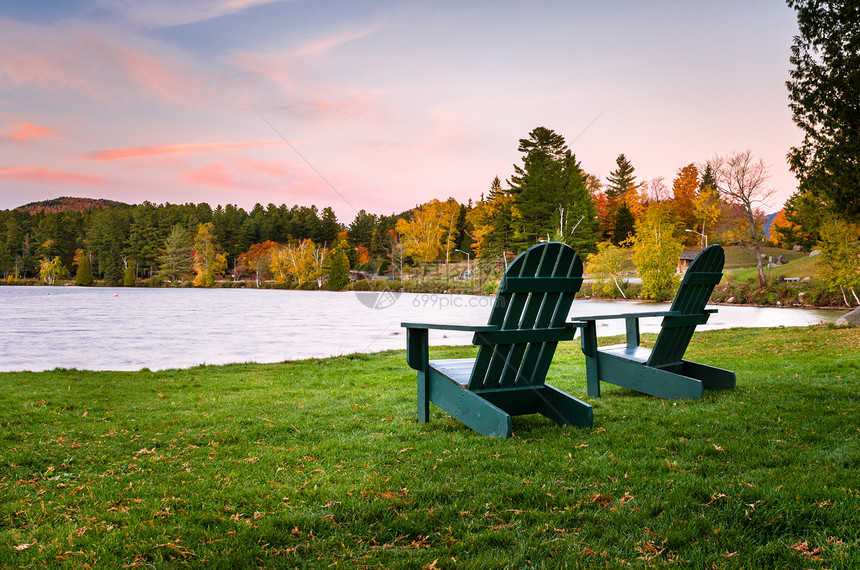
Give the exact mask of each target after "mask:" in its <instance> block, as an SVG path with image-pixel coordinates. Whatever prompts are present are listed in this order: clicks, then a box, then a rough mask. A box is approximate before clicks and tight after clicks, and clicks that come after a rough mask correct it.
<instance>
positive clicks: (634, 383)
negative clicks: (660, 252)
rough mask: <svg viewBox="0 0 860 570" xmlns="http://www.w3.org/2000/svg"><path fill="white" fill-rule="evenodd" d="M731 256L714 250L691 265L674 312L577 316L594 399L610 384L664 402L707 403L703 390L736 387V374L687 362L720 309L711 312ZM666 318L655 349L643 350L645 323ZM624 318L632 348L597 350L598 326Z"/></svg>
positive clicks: (710, 249) (617, 346) (621, 347)
mask: <svg viewBox="0 0 860 570" xmlns="http://www.w3.org/2000/svg"><path fill="white" fill-rule="evenodd" d="M724 263H725V254H724V253H723V248H722V247H720V246H718V245H712V246H710V247H708V248H706V249H704V250H703V251H702V252H701V253H699V255H698V256H696V259H694V260H693V262H692V263H691V264H690V267H689V269H687V272H686V273H685V274H684V279H683V280H682V282H681V285H680V287H679V288H678V293H677V294H676V295H675V300H674V302H673V303H672V306H671V308H670V310H669V311H654V312H648V313H626V314H618V315H604V316H594V317H577V318H576V319H574V322H575V323H577V324H579V325H580V326H582V328H583V331H582V337H581V340H582V352H583V353H584V354H585V364H586V378H587V383H588V395H589V396H591V397H594V398H597V397H599V396H600V383H601V382H609V383H610V384H616V385H618V386H623V387H625V388H630V389H631V390H636V391H637V392H642V393H645V394H650V395H652V396H658V397H660V398H666V399H673V398H701V397H702V390H703V389H704V390H725V389H731V388H734V387H735V374H734V372H730V371H728V370H722V369H720V368H715V367H712V366H706V365H704V364H697V363H695V362H689V361H687V360H684V359H683V358H684V352H685V351H686V350H687V345H688V344H689V343H690V339H691V338H692V336H693V333H694V332H695V330H696V325H699V324H704V323H705V322H707V320H708V317H709V316H710V314H711V313H715V312H716V309H705V305H706V304H707V302H708V299H710V297H711V293H712V292H713V290H714V286H716V284H717V283H719V282H720V279H721V278H722V275H723V274H722V271H723V264H724ZM643 317H663V322H662V327H661V329H660V334H659V335H658V336H657V340H656V341H655V342H654V348H652V349H648V348H645V347H642V346H639V319H640V318H643ZM601 319H624V320H625V321H626V329H627V343H626V344H621V345H614V346H606V347H600V348H598V346H597V321H598V320H601Z"/></svg>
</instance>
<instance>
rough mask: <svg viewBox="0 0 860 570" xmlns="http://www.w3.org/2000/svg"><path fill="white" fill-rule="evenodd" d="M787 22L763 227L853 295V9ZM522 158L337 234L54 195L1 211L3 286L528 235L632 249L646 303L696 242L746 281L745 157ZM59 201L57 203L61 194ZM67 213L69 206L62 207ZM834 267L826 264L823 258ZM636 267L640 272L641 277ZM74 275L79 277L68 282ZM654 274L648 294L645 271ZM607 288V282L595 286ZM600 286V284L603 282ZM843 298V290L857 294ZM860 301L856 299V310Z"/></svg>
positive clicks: (309, 225) (528, 149) (254, 270)
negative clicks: (776, 147)
mask: <svg viewBox="0 0 860 570" xmlns="http://www.w3.org/2000/svg"><path fill="white" fill-rule="evenodd" d="M788 5H789V6H790V7H791V8H793V9H795V10H796V11H797V14H798V24H799V35H798V36H796V37H795V38H794V44H793V45H792V48H791V56H790V58H789V59H790V62H791V63H792V65H793V69H792V70H791V72H790V77H791V79H790V81H788V82H787V88H788V92H789V101H790V108H791V111H792V115H793V118H794V121H795V123H796V124H797V125H798V126H799V127H800V128H801V130H802V131H803V133H804V140H803V141H802V143H801V144H800V145H799V146H797V147H793V148H791V149H789V151H788V155H787V159H788V161H789V166H790V168H791V169H792V171H793V172H794V173H795V174H796V175H797V178H798V180H799V186H798V189H797V191H796V192H795V193H794V194H793V195H792V196H791V198H790V199H789V200H788V202H787V203H786V205H785V208H784V209H783V210H781V211H780V212H779V214H778V215H777V217H776V219H775V221H774V223H773V236H774V237H773V239H774V241H776V242H777V243H778V244H779V245H781V246H783V247H793V246H796V245H801V246H804V247H815V246H819V245H820V246H821V247H823V248H825V249H826V250H827V251H829V252H834V253H833V254H832V255H829V256H828V257H827V259H826V260H825V265H826V266H827V268H828V271H827V276H826V279H827V280H828V283H829V285H830V286H831V287H833V288H834V290H835V288H839V289H840V290H841V291H842V292H843V295H844V296H845V298H846V302H847V298H848V295H847V293H846V291H850V292H851V293H852V294H853V292H854V290H855V288H857V287H860V262H858V255H857V249H856V245H854V244H855V242H856V241H857V238H858V222H860V161H858V159H857V157H858V156H860V106H858V105H860V103H858V102H860V17H858V16H860V12H858V10H860V8H858V5H857V2H856V0H832V1H828V2H819V1H817V0H788ZM518 150H519V152H520V153H521V155H522V160H521V164H515V165H513V171H512V173H511V174H510V176H509V177H508V178H507V179H506V180H505V182H504V183H503V182H502V181H501V180H500V179H499V177H498V176H496V177H495V178H493V180H492V181H491V182H490V184H489V187H488V188H487V191H486V194H481V197H480V199H479V200H477V201H476V202H474V203H473V202H472V201H471V200H470V201H469V202H468V203H467V204H461V203H458V202H457V201H456V200H454V199H451V198H449V199H448V200H445V201H440V200H431V201H430V202H428V203H425V204H423V205H418V206H416V207H415V208H413V209H412V210H410V211H408V212H403V213H401V214H397V215H395V214H392V215H376V214H372V213H368V212H366V211H364V210H361V211H359V212H357V213H356V215H355V217H354V219H353V220H352V221H351V222H350V223H349V224H348V225H346V224H343V223H341V222H339V221H338V220H337V218H336V216H335V214H334V212H333V210H332V209H331V208H328V207H326V208H323V209H322V210H318V209H317V208H316V206H310V207H307V206H292V207H287V206H286V205H281V206H275V205H273V204H269V205H268V206H267V207H263V206H262V205H260V204H257V205H256V206H255V207H254V208H253V209H252V210H251V211H250V212H246V211H245V210H243V209H242V208H239V207H237V206H235V205H227V206H223V207H222V206H220V205H219V206H218V207H216V208H215V209H212V208H211V207H210V206H209V205H208V204H205V203H202V204H184V205H172V204H163V205H155V204H151V203H149V202H144V203H143V204H140V205H135V206H130V205H126V204H116V203H106V202H102V203H99V204H96V205H97V206H98V207H97V208H94V209H89V210H83V211H69V210H67V209H65V208H63V207H62V206H63V203H62V199H61V200H60V201H58V202H57V203H55V204H49V205H47V206H46V205H43V206H41V207H36V208H27V209H18V210H6V211H3V212H0V271H2V272H3V275H4V276H5V277H6V278H7V280H9V279H17V278H19V277H35V276H38V277H39V278H41V279H42V280H43V281H46V282H49V283H50V282H54V281H56V279H59V278H62V277H63V276H66V275H71V274H74V275H75V277H76V280H77V281H78V282H81V281H83V282H87V281H89V280H91V279H96V278H98V279H101V280H103V281H104V282H106V283H109V284H120V283H125V284H129V283H132V282H136V280H138V279H148V280H154V281H155V282H156V283H161V282H163V281H165V280H171V281H177V280H184V279H193V282H194V284H195V285H211V284H212V283H213V282H214V279H215V278H216V277H218V276H221V275H230V276H232V277H233V278H234V279H238V278H253V279H255V280H256V282H257V283H258V284H259V283H260V282H261V281H262V280H264V279H274V280H275V281H276V282H278V283H280V284H285V285H293V286H305V285H308V284H311V285H312V284H316V286H322V284H323V282H324V281H326V280H328V282H329V284H330V286H332V284H334V285H337V286H338V287H340V286H343V284H344V279H345V277H344V276H345V274H346V275H347V277H346V279H348V270H349V268H354V269H363V270H365V271H368V272H371V273H389V274H391V275H392V276H394V275H399V274H402V273H403V269H404V267H405V266H408V265H411V264H413V263H416V262H417V263H422V264H426V263H430V262H434V261H439V260H442V261H444V262H446V263H447V262H449V261H451V260H452V259H462V258H463V257H464V256H465V257H467V258H475V259H476V260H477V261H478V262H479V263H483V264H484V265H485V266H490V267H492V266H501V267H504V265H505V263H506V262H507V260H509V259H510V258H512V257H513V256H515V255H516V254H517V253H519V252H521V251H523V250H524V249H526V248H527V247H529V246H530V245H532V244H534V243H536V242H538V241H541V240H556V241H562V242H565V243H567V244H569V245H571V246H572V247H574V249H576V250H577V251H578V252H579V253H580V254H581V255H583V256H590V257H589V258H588V260H589V262H590V265H592V267H593V268H597V269H599V271H600V272H603V274H605V275H606V276H609V275H611V274H612V272H613V270H614V269H613V268H615V267H617V262H618V259H619V256H618V249H619V248H624V247H632V248H634V260H635V261H636V263H637V267H639V271H640V274H642V273H643V272H644V273H646V274H648V275H649V277H648V282H645V276H643V285H644V287H643V290H644V292H645V295H646V296H652V297H653V296H655V295H657V294H658V292H659V291H660V290H665V289H666V288H667V287H671V285H672V282H673V280H674V277H673V275H674V272H673V271H669V269H670V267H671V268H673V267H674V264H675V260H676V259H677V253H678V252H680V251H681V250H682V249H683V248H684V247H695V246H699V247H701V246H704V245H706V244H707V243H714V242H720V243H723V244H744V245H749V246H751V247H753V248H754V249H755V253H756V259H757V260H758V274H759V286H760V288H762V289H763V288H764V286H765V278H764V271H763V268H762V263H761V255H760V252H759V245H760V243H761V242H762V241H763V239H764V231H763V222H764V219H765V217H764V214H765V212H763V211H762V206H763V204H765V203H766V202H767V200H768V198H769V197H770V196H771V195H772V193H773V189H772V188H769V187H768V186H767V181H768V178H769V174H768V167H767V165H765V164H764V162H763V161H762V160H761V159H759V158H756V157H755V156H754V155H753V154H752V152H751V151H749V150H746V151H741V152H734V153H732V154H730V155H725V156H720V155H715V156H713V157H712V158H710V159H707V160H704V161H701V162H698V163H696V162H689V163H687V164H681V165H679V168H678V170H677V172H676V174H675V177H674V179H673V180H672V181H671V183H670V184H669V183H667V182H666V181H665V179H664V178H655V179H652V180H650V181H640V180H637V179H636V176H635V168H634V166H633V164H632V163H631V161H630V160H629V159H628V158H627V157H626V156H625V155H624V154H619V155H618V158H617V160H616V168H615V169H614V170H613V171H612V172H611V173H610V174H609V175H608V176H607V177H606V180H605V181H601V180H600V179H599V178H598V177H596V176H594V175H591V174H589V173H588V172H587V171H586V170H585V169H584V168H583V167H582V165H581V164H580V162H579V161H578V160H577V159H576V156H575V155H574V154H573V152H572V151H571V150H570V148H568V146H567V143H566V142H565V140H564V137H563V136H562V135H560V134H558V133H556V132H555V131H553V130H552V129H549V128H547V127H544V126H540V127H537V128H535V129H533V130H532V131H531V132H530V133H529V134H528V137H527V138H523V139H520V140H519V146H518ZM65 200H66V201H69V200H70V199H65ZM71 202H72V203H75V200H74V199H71ZM834 260H838V261H834ZM643 268H645V269H644V270H643ZM82 274H83V279H80V277H81V275H82ZM651 274H653V275H654V276H658V277H655V278H654V281H653V284H652V283H651V281H650V279H651V278H650V275H651ZM607 279H608V277H607ZM603 285H606V286H610V285H609V284H608V281H607V282H604V283H603ZM854 296H855V298H856V294H854ZM858 302H860V301H858Z"/></svg>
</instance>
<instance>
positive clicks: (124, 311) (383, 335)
mask: <svg viewBox="0 0 860 570" xmlns="http://www.w3.org/2000/svg"><path fill="white" fill-rule="evenodd" d="M493 301H494V298H493V297H482V296H472V295H442V294H440V295H430V294H418V293H353V292H329V291H290V290H272V289H167V288H161V289H146V288H107V287H0V323H2V325H0V326H2V328H1V329H0V371H3V372H9V371H21V370H31V371H39V370H51V369H53V368H58V367H59V368H78V369H83V370H140V369H141V368H149V369H151V370H161V369H166V368H186V367H189V366H195V365H198V364H229V363H236V362H261V363H265V362H281V361H284V360H296V359H302V358H312V357H327V356H335V355H341V354H350V353H354V352H375V351H380V350H388V349H402V348H405V346H406V334H405V331H404V329H402V328H401V327H400V323H401V322H404V321H410V322H430V323H460V324H486V320H487V316H488V314H489V312H490V309H491V307H492V303H493ZM667 308H668V305H664V304H653V303H641V302H635V301H589V300H576V301H574V304H573V308H572V311H571V315H599V314H612V313H619V312H633V311H648V310H665V309H667ZM717 308H718V309H719V312H718V313H717V314H715V315H712V316H711V318H710V320H709V321H708V323H707V324H706V325H702V326H700V327H699V329H700V330H708V329H717V328H729V327H771V326H806V325H812V324H817V323H827V322H833V321H835V320H836V319H837V318H839V317H840V316H841V315H843V314H845V313H846V312H847V311H825V310H815V309H797V308H761V307H736V306H720V307H717ZM600 325H601V328H600V329H599V331H598V334H600V335H603V336H605V335H611V334H622V333H623V332H624V329H623V321H614V320H613V321H602V322H600ZM659 325H660V319H646V320H643V321H642V332H656V331H657V330H658V329H659ZM471 338H472V336H471V334H469V333H458V332H451V331H444V332H443V331H434V332H431V333H430V340H431V344H434V345H440V344H469V343H470V341H471Z"/></svg>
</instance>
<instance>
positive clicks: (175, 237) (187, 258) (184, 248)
mask: <svg viewBox="0 0 860 570" xmlns="http://www.w3.org/2000/svg"><path fill="white" fill-rule="evenodd" d="M193 248H194V246H193V243H192V241H191V234H189V232H188V229H187V228H186V227H185V226H182V225H180V224H177V225H175V226H173V229H171V230H170V235H168V236H167V241H166V242H165V244H164V253H162V254H161V256H160V257H159V272H158V274H159V275H160V276H162V277H163V278H166V279H170V280H171V281H181V280H182V279H183V278H185V276H186V275H188V274H189V273H191V253H192V251H193Z"/></svg>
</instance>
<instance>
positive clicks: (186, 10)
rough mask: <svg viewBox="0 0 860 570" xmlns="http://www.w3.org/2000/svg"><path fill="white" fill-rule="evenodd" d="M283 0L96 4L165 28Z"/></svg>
mask: <svg viewBox="0 0 860 570" xmlns="http://www.w3.org/2000/svg"><path fill="white" fill-rule="evenodd" d="M284 1H286V0H182V1H180V2H177V1H175V0H147V1H146V2H141V1H140V0H101V1H100V5H101V6H102V7H104V8H106V9H108V10H110V11H112V12H115V13H117V14H118V15H119V17H120V18H121V19H123V20H125V21H127V22H129V23H131V24H134V25H137V26H142V27H147V28H166V27H170V26H181V25H184V24H193V23H196V22H205V21H207V20H212V19H215V18H220V17H221V16H227V15H230V14H236V13H239V12H241V11H242V10H245V9H246V8H251V7H253V6H261V5H264V4H272V3H275V2H284Z"/></svg>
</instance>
